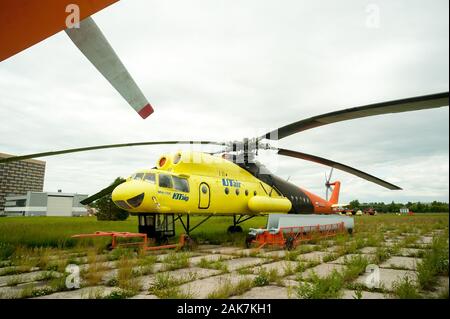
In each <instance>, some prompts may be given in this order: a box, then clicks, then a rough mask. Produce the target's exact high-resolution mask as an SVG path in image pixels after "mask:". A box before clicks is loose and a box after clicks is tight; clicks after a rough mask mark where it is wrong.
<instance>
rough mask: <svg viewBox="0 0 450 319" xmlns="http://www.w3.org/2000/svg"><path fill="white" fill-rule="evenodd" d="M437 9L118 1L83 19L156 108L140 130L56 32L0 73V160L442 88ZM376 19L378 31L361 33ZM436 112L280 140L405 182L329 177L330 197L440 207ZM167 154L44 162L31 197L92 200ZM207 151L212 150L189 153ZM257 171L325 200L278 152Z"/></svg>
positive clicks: (202, 135)
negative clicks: (41, 182)
mask: <svg viewBox="0 0 450 319" xmlns="http://www.w3.org/2000/svg"><path fill="white" fill-rule="evenodd" d="M374 5H375V6H374ZM448 6H449V2H448V1H447V0H433V1H411V0H395V1H392V0H386V1H364V0H355V1H350V0H346V1H334V0H329V1H324V0H322V1H298V0H295V1H294V0H293V1H268V0H265V1H261V0H253V1H249V0H241V1H229V0H228V1H225V0H221V1H219V0H215V1H210V0H202V1H193V0H165V1H153V0H152V1H148V0H145V1H144V0H140V1H138V0H133V1H132V0H122V1H120V2H118V3H116V4H114V5H112V6H111V7H109V8H106V9H105V10H103V11H101V12H99V13H97V14H95V15H94V16H93V17H94V19H95V21H96V22H97V24H98V25H99V27H100V28H101V29H102V31H103V33H104V34H105V36H106V37H107V38H108V40H109V41H110V43H111V45H112V46H113V47H114V49H115V51H116V52H117V54H118V55H119V57H120V58H121V60H122V62H123V63H124V64H125V65H126V66H127V68H128V70H129V71H130V73H131V74H132V75H133V77H134V79H135V80H136V82H137V83H138V85H139V86H140V87H141V89H142V91H143V92H144V94H145V95H146V96H147V98H148V100H149V101H150V103H151V104H152V105H153V106H154V108H155V113H154V114H153V115H151V116H150V117H149V118H147V119H146V120H142V119H141V118H140V117H139V116H138V115H137V114H136V113H135V112H134V111H133V110H132V109H131V108H130V107H129V106H128V105H127V103H126V102H125V101H124V100H123V99H122V98H121V96H120V95H119V94H118V93H117V92H116V91H115V90H114V89H113V88H112V87H111V86H110V84H109V83H108V82H107V81H106V80H105V79H104V78H103V77H102V76H101V75H100V73H98V72H97V70H96V69H95V68H94V67H93V66H92V65H91V64H90V63H89V62H88V61H87V60H86V58H85V57H84V56H83V55H82V54H81V53H80V52H79V51H78V49H77V48H76V47H75V46H74V44H73V43H72V42H71V41H70V39H69V38H68V37H67V35H66V34H65V33H64V32H60V33H59V34H57V35H55V36H53V37H51V38H49V39H47V40H45V41H43V42H41V43H39V44H37V45H35V46H33V47H32V48H30V49H28V50H26V51H23V52H21V53H20V54H18V55H16V56H14V57H12V58H10V59H8V60H6V61H4V62H2V63H0V152H4V153H10V154H26V153H34V152H40V151H47V150H56V149H64V148H73V147H82V146H90V145H98V144H111V143H121V142H137V141H153V140H170V139H206V140H214V139H216V140H228V139H241V138H242V137H244V136H250V137H251V136H254V135H256V134H258V133H264V132H266V131H268V130H271V129H274V128H277V127H280V126H283V125H286V124H288V123H291V122H293V121H297V120H300V119H303V118H307V117H310V116H314V115H318V114H321V113H325V112H331V111H335V110H339V109H343V108H348V107H354V106H360V105H365V104H369V103H375V102H382V101H386V100H393V99H400V98H406V97H413V96H418V95H424V94H432V93H438V92H443V91H448V89H449V80H448V79H449V62H448V61H449V34H448V30H449V16H448V12H449V8H448ZM376 11H379V25H378V27H376V24H373V23H370V22H373V21H376V17H375V20H373V18H374V16H373V15H371V14H376ZM368 22H369V23H368ZM0 45H1V44H0ZM448 116H449V109H448V107H445V108H440V109H433V110H427V111H417V112H410V113H402V114H391V115H383V116H376V117H371V118H363V119H358V120H352V121H347V122H342V123H338V124H332V125H328V126H325V127H321V128H316V129H312V130H309V131H306V132H303V133H300V134H297V135H295V136H291V137H288V138H286V139H283V140H282V141H281V142H280V143H279V146H282V147H284V148H290V149H293V150H298V151H303V152H307V153H311V154H314V155H318V156H322V157H328V158H330V159H333V160H335V161H338V162H341V163H344V164H347V165H351V166H353V167H356V168H358V169H360V170H363V171H366V172H368V173H370V174H373V175H375V176H377V177H380V178H383V179H386V180H387V181H389V182H392V183H394V184H397V185H399V186H401V187H402V188H404V190H402V191H390V190H387V189H384V188H382V187H380V186H378V185H375V184H372V183H370V182H367V181H365V180H361V179H359V178H357V177H354V176H352V175H349V174H347V173H345V172H341V171H335V173H334V179H338V180H340V181H342V184H343V185H342V187H341V200H340V202H348V201H350V200H352V199H355V198H358V199H360V200H361V201H385V202H390V201H392V200H395V201H402V202H406V201H419V200H420V201H432V200H441V201H448V200H449V178H448V175H449V156H448V154H449V140H448V137H449V120H448ZM177 148H179V147H176V148H174V147H161V146H159V147H138V148H128V149H116V150H101V151H95V152H86V153H79V154H67V155H63V156H59V157H48V158H44V160H45V161H46V162H47V170H46V179H45V186H44V188H45V190H46V191H56V190H57V189H62V190H63V191H64V192H78V193H86V194H92V193H94V192H96V191H97V190H99V189H101V188H103V187H105V186H107V185H108V184H109V183H110V182H112V180H114V179H115V177H117V176H124V177H125V176H128V175H130V174H131V173H133V172H134V171H135V170H137V169H140V168H150V167H152V166H154V165H155V163H156V160H157V158H158V157H159V155H160V154H161V153H163V152H165V151H175V150H177ZM197 149H199V148H197ZM211 149H217V148H214V147H209V148H208V149H207V148H203V150H211ZM262 161H263V162H266V163H268V164H270V165H269V167H270V168H273V170H274V171H275V172H276V173H277V174H278V175H280V176H281V177H283V178H288V177H290V181H293V182H294V183H296V184H298V185H300V186H302V187H304V188H306V189H308V190H311V191H313V192H315V193H317V194H318V195H321V196H323V195H324V191H325V189H324V185H323V184H324V173H325V172H329V168H327V167H325V166H322V165H318V164H314V163H309V162H306V161H300V160H296V159H291V158H279V160H278V162H277V163H272V161H271V160H270V159H263V160H262Z"/></svg>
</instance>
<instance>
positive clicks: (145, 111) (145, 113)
mask: <svg viewBox="0 0 450 319" xmlns="http://www.w3.org/2000/svg"><path fill="white" fill-rule="evenodd" d="M154 111H155V110H153V107H152V106H151V105H150V103H148V104H147V105H146V106H144V107H143V108H142V109H141V110H140V111H139V112H138V113H139V115H140V116H141V117H142V118H143V119H146V118H147V117H149V116H150V115H151V114H152V113H153V112H154Z"/></svg>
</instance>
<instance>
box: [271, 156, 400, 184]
mask: <svg viewBox="0 0 450 319" xmlns="http://www.w3.org/2000/svg"><path fill="white" fill-rule="evenodd" d="M278 154H279V155H284V156H290V157H295V158H299V159H303V160H306V161H311V162H315V163H318V164H322V165H327V166H330V167H333V168H336V169H340V170H341V171H344V172H347V173H350V174H353V175H356V176H358V177H361V178H363V179H365V180H368V181H370V182H372V183H375V184H378V185H380V186H383V187H386V188H389V189H391V190H399V189H401V188H400V187H398V186H396V185H394V184H391V183H389V182H386V181H384V180H382V179H379V178H378V177H375V176H373V175H370V174H367V173H365V172H363V171H360V170H358V169H356V168H353V167H350V166H348V165H344V164H341V163H338V162H334V161H331V160H329V159H326V158H322V157H318V156H315V155H311V154H306V153H302V152H297V151H292V150H286V149H282V148H280V149H278Z"/></svg>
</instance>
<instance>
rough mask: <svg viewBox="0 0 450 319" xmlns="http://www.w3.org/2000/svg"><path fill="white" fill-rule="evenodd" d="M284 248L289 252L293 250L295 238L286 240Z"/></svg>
mask: <svg viewBox="0 0 450 319" xmlns="http://www.w3.org/2000/svg"><path fill="white" fill-rule="evenodd" d="M284 247H285V248H286V249H287V250H292V249H293V248H294V238H293V237H288V238H287V239H286V243H285V244H284Z"/></svg>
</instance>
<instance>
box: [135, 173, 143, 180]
mask: <svg viewBox="0 0 450 319" xmlns="http://www.w3.org/2000/svg"><path fill="white" fill-rule="evenodd" d="M142 177H144V173H136V174H134V175H133V179H135V180H138V181H140V180H141V179H142Z"/></svg>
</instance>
